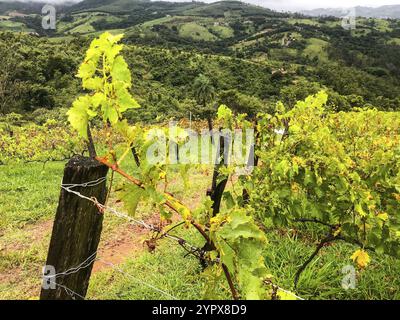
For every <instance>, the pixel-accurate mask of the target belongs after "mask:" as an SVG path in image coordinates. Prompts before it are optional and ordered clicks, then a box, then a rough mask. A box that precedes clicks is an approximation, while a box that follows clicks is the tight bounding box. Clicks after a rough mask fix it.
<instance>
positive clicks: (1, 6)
mask: <svg viewBox="0 0 400 320" xmlns="http://www.w3.org/2000/svg"><path fill="white" fill-rule="evenodd" d="M75 2H76V0H67V1H62V2H53V5H54V6H56V8H58V9H61V8H64V7H67V6H71V5H73V4H74V3H75ZM45 4H47V2H46V0H43V1H29V0H28V1H22V0H6V1H5V0H0V15H6V14H8V13H9V12H19V13H22V14H39V13H40V12H41V10H42V8H43V6H44V5H45Z"/></svg>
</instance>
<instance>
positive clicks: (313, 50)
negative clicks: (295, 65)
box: [303, 38, 328, 61]
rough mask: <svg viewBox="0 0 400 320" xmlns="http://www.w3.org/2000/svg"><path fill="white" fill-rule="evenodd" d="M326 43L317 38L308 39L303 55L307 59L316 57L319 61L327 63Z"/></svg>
mask: <svg viewBox="0 0 400 320" xmlns="http://www.w3.org/2000/svg"><path fill="white" fill-rule="evenodd" d="M327 46H328V42H327V41H324V40H322V39H318V38H310V39H308V45H307V47H306V48H305V49H304V51H303V53H304V55H305V56H307V57H309V58H315V57H317V58H318V60H319V61H327V60H328V54H327V52H326V47H327Z"/></svg>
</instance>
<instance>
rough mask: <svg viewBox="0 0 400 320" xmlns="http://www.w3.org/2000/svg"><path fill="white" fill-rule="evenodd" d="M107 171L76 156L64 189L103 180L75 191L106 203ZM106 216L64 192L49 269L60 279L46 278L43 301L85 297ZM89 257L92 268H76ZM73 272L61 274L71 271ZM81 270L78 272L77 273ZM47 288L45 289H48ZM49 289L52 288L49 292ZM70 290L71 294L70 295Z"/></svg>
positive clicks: (52, 242)
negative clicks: (67, 186) (52, 269)
mask: <svg viewBox="0 0 400 320" xmlns="http://www.w3.org/2000/svg"><path fill="white" fill-rule="evenodd" d="M107 172H108V168H107V167H106V166H105V165H102V164H101V163H99V162H98V161H96V160H94V159H92V158H86V157H83V156H74V157H73V158H72V159H71V160H70V161H69V162H68V163H67V164H66V166H65V169H64V178H63V182H62V183H63V185H76V184H83V183H86V182H89V181H95V180H98V179H100V183H99V184H95V185H91V186H86V187H84V186H80V187H74V188H73V189H71V190H73V191H77V192H79V193H81V194H82V195H84V196H86V197H89V198H91V197H95V198H96V199H97V200H98V201H99V202H100V203H104V201H105V199H106V193H107V189H106V181H105V179H104V181H101V178H103V177H106V175H107ZM102 223H103V214H102V213H101V212H100V211H99V209H98V207H97V206H96V205H95V204H93V203H92V202H90V201H88V200H87V199H82V198H80V197H79V196H78V195H76V194H73V193H70V192H68V191H67V190H65V189H61V194H60V198H59V203H58V208H57V213H56V217H55V220H54V226H53V233H52V235H51V241H50V247H49V251H48V256H47V262H46V266H47V267H50V268H53V267H54V272H55V273H56V274H60V273H61V274H60V275H57V276H56V277H54V278H52V277H51V274H50V275H49V278H46V281H47V280H48V281H47V284H48V286H43V287H42V291H41V294H40V299H41V300H56V299H60V300H70V299H82V298H83V297H85V295H86V291H87V289H88V285H89V279H90V274H91V272H92V267H93V260H94V259H92V258H94V257H95V255H96V252H97V247H98V244H99V241H100V234H101V230H102ZM89 257H92V258H90V259H89V262H90V263H89V265H88V266H86V267H82V268H81V269H79V268H76V267H77V266H79V265H80V264H81V263H82V262H84V261H85V260H87V259H88V258H89ZM71 268H75V269H72V272H68V273H67V274H62V273H63V272H65V271H67V270H69V269H71ZM77 269H79V270H77ZM45 287H46V288H45ZM47 287H49V288H47ZM69 290H70V291H69Z"/></svg>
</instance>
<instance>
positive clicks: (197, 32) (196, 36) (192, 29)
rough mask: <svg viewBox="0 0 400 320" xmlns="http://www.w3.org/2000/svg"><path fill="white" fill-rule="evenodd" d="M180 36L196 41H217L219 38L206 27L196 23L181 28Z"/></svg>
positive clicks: (186, 24)
mask: <svg viewBox="0 0 400 320" xmlns="http://www.w3.org/2000/svg"><path fill="white" fill-rule="evenodd" d="M179 35H180V36H181V37H183V38H192V39H193V40H196V41H201V40H203V41H215V40H217V37H216V36H215V35H213V34H212V33H210V32H209V31H208V30H207V28H206V27H203V26H201V25H199V24H197V23H195V22H189V23H185V24H183V25H181V26H180V28H179Z"/></svg>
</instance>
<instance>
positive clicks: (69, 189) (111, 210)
mask: <svg viewBox="0 0 400 320" xmlns="http://www.w3.org/2000/svg"><path fill="white" fill-rule="evenodd" d="M99 181H100V182H99ZM103 181H104V178H102V180H100V179H97V180H94V181H91V182H86V183H82V184H69V185H68V184H62V185H61V188H63V189H64V190H65V191H67V192H69V193H72V194H75V195H76V196H78V197H80V198H81V199H85V200H88V201H90V202H92V203H93V204H95V205H96V206H97V207H98V208H99V209H100V210H102V211H103V212H104V211H107V212H109V213H111V214H113V215H115V216H117V217H119V218H123V219H125V220H128V221H130V222H131V223H133V224H136V225H138V226H141V227H143V228H145V229H147V230H149V231H154V232H160V229H159V228H156V227H155V226H153V225H151V224H148V223H146V222H145V221H143V220H138V219H135V218H132V217H131V216H129V215H127V214H125V213H123V212H120V211H118V210H116V209H115V208H112V207H110V206H106V205H103V204H101V203H100V202H99V201H98V200H97V199H96V198H95V197H87V196H85V195H83V194H82V193H80V192H78V191H75V190H72V188H76V187H84V186H93V185H94V184H93V183H97V184H99V183H101V182H103ZM162 237H163V238H169V239H171V240H174V241H177V242H178V243H179V244H184V245H185V246H187V247H189V248H190V249H191V250H192V251H197V252H198V251H201V249H200V248H198V247H196V246H194V245H192V244H190V243H188V242H187V241H186V240H184V243H183V241H182V240H183V239H181V238H179V237H176V236H173V235H170V234H168V233H164V234H162Z"/></svg>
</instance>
